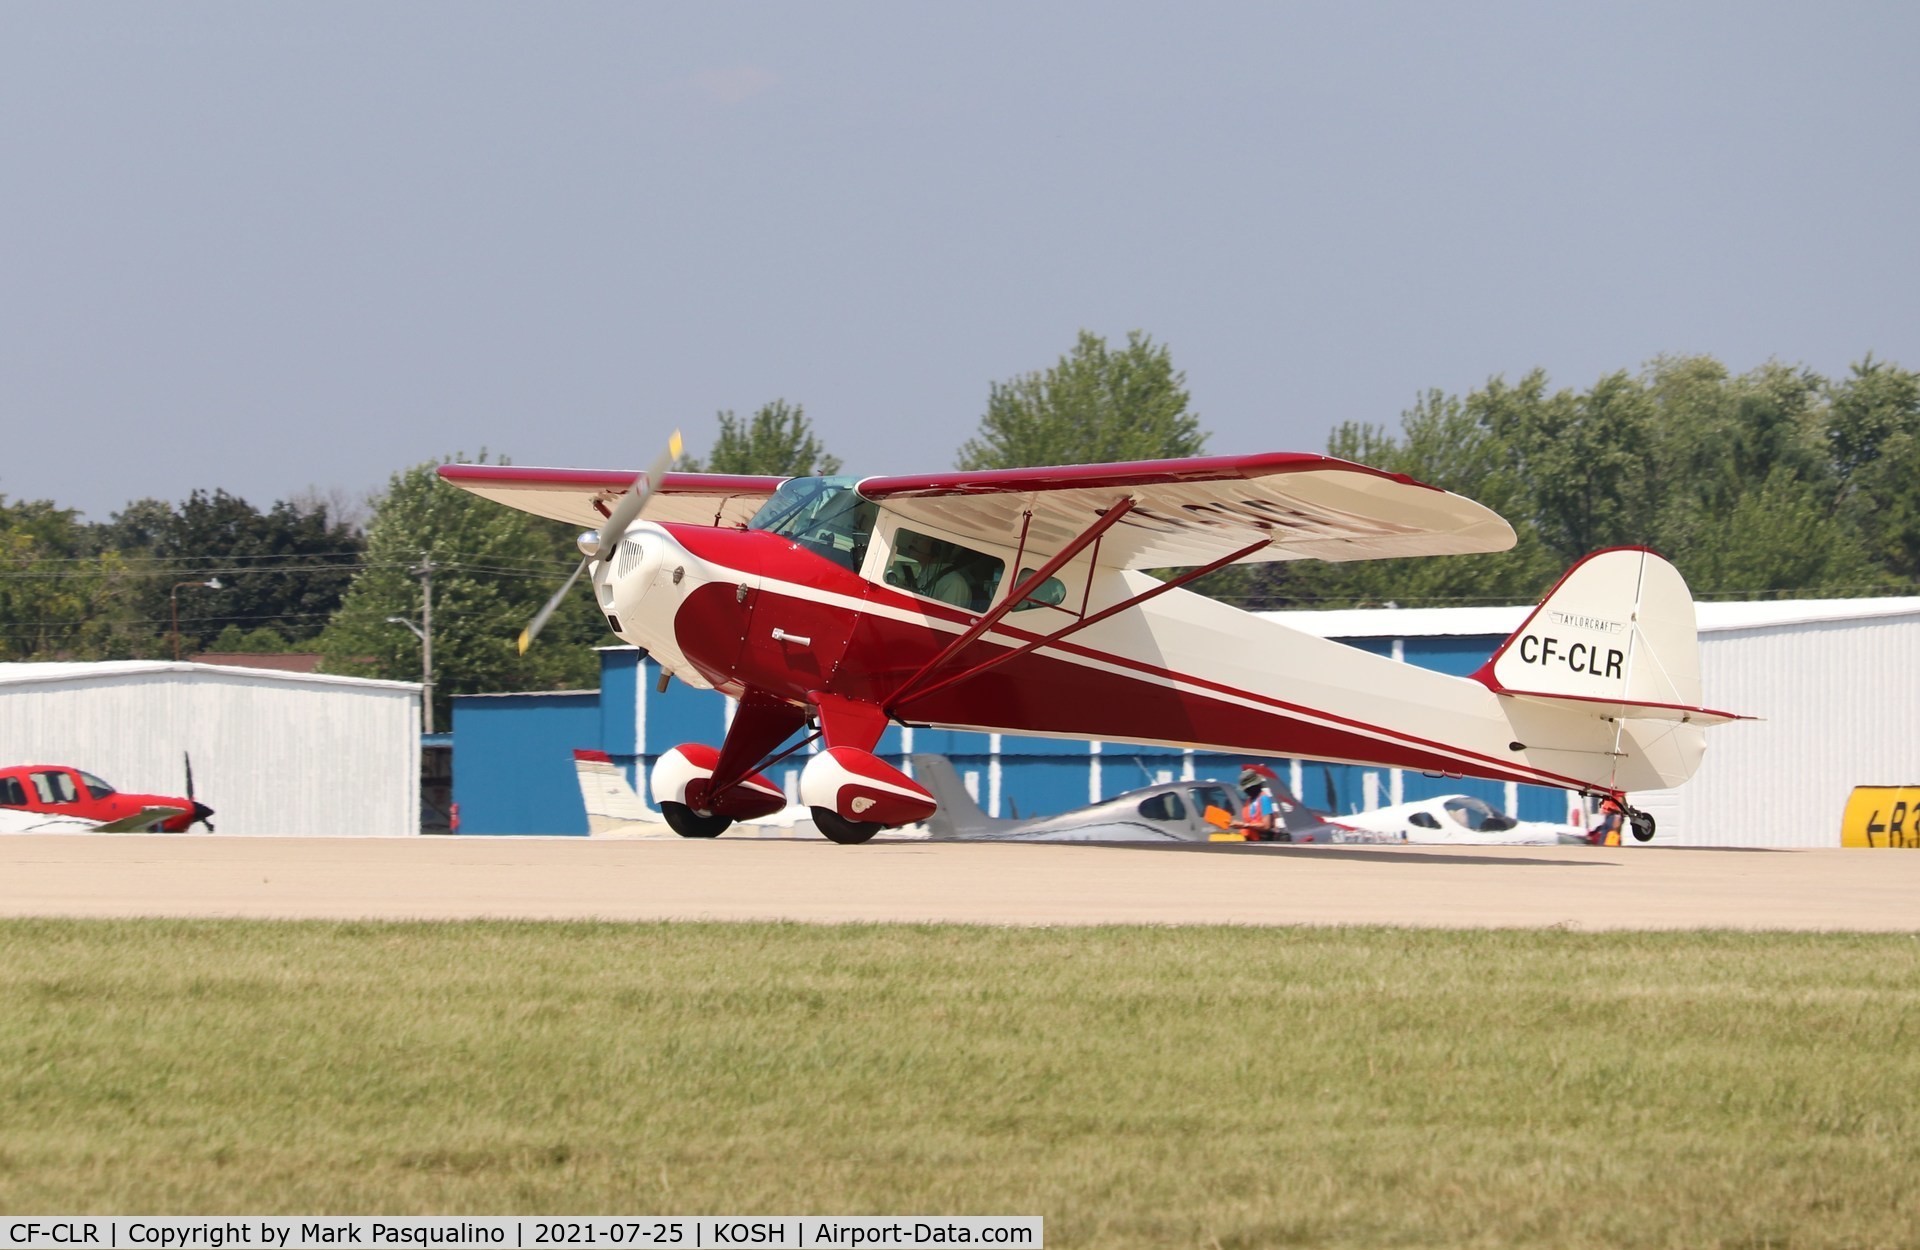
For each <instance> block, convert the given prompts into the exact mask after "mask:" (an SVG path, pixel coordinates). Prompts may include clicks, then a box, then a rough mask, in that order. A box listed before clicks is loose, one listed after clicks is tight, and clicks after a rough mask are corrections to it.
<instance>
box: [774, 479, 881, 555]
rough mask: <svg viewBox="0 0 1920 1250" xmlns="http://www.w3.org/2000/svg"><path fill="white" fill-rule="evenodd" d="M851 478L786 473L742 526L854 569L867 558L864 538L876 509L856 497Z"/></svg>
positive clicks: (877, 514) (868, 536) (877, 512)
mask: <svg viewBox="0 0 1920 1250" xmlns="http://www.w3.org/2000/svg"><path fill="white" fill-rule="evenodd" d="M854 481H855V479H853V478H850V477H796V478H789V479H788V480H787V481H785V482H782V483H781V484H780V488H779V489H778V490H776V491H774V492H773V495H772V496H771V497H770V498H769V499H768V500H767V502H766V503H764V504H762V505H760V511H758V512H756V513H754V515H753V520H751V521H749V522H747V528H748V529H753V530H765V531H766V532H767V533H769V534H778V535H780V536H781V537H782V538H791V539H792V540H793V541H795V542H797V543H799V544H800V545H801V546H803V547H805V548H807V549H808V550H809V551H812V552H813V553H814V554H816V555H822V556H825V557H826V558H827V559H829V560H832V561H833V562H834V563H835V564H838V565H840V566H841V567H842V568H845V569H850V570H852V571H853V572H856V573H857V572H859V571H860V565H861V563H862V562H863V561H864V560H865V559H866V558H867V543H868V541H869V540H871V539H872V537H873V525H874V522H875V521H877V520H878V519H879V517H880V508H879V506H878V505H877V504H873V503H869V502H868V501H867V500H865V499H862V498H861V497H860V492H859V491H857V490H855V489H854Z"/></svg>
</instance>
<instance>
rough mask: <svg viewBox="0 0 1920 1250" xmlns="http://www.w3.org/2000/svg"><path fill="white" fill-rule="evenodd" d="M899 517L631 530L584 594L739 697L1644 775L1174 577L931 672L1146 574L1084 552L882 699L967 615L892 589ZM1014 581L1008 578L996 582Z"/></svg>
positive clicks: (1539, 775) (1046, 731)
mask: <svg viewBox="0 0 1920 1250" xmlns="http://www.w3.org/2000/svg"><path fill="white" fill-rule="evenodd" d="M755 523H756V524H758V519H756V522H755ZM899 528H900V527H899V526H898V525H897V524H895V523H894V522H893V521H892V520H891V518H889V517H887V516H885V515H881V516H879V517H878V518H877V519H876V520H875V522H874V523H873V524H872V525H871V526H870V527H869V528H868V529H867V530H866V531H864V532H862V533H861V534H860V535H858V536H857V538H856V541H854V542H853V543H851V544H847V543H846V542H845V540H844V539H842V540H840V542H839V545H835V544H834V543H832V542H823V541H820V535H818V534H814V535H808V534H803V533H780V532H774V531H772V530H769V529H744V530H742V529H725V528H715V527H708V526H697V525H678V524H651V523H637V524H635V525H633V526H632V527H631V528H630V529H629V530H628V531H627V532H626V535H625V536H624V538H623V540H622V542H621V544H620V548H619V550H618V551H616V552H615V553H613V554H612V556H611V558H610V559H608V560H605V561H596V562H595V565H594V574H593V576H594V582H595V593H596V596H597V597H598V601H599V603H600V606H601V608H602V610H603V611H604V612H605V613H606V614H607V616H608V620H609V624H610V625H611V626H612V627H613V629H614V631H615V632H616V633H617V634H618V635H619V636H620V637H621V638H623V639H625V640H626V641H628V642H631V643H634V644H635V645H637V646H640V647H643V648H645V649H647V650H648V651H649V652H650V653H652V654H653V655H654V656H655V657H656V658H657V659H658V660H659V661H660V662H661V663H662V664H663V665H664V666H665V667H666V668H668V669H669V670H671V671H672V672H673V673H674V675H676V676H678V677H680V678H681V679H682V680H685V681H687V682H689V683H691V684H694V685H696V686H702V687H712V688H716V689H719V690H721V691H724V692H725V693H727V694H730V695H734V696H736V697H738V696H742V695H744V694H746V693H747V692H748V691H761V692H765V693H767V694H771V695H773V696H774V697H776V698H779V699H783V700H787V701H789V702H791V703H794V704H808V703H813V702H816V701H817V699H816V696H817V695H818V694H819V693H821V692H826V693H830V694H834V695H838V696H841V697H843V698H846V699H852V700H858V701H861V702H864V703H870V704H874V705H877V706H879V707H882V708H885V709H887V711H888V712H889V713H890V714H891V715H893V716H894V717H895V718H896V719H898V720H900V721H902V722H905V723H909V724H926V725H938V726H942V727H951V728H959V729H975V730H983V731H989V732H998V731H1008V732H1016V733H1026V734H1038V735H1045V736H1054V737H1067V738H1082V739H1104V740H1124V741H1133V742H1142V743H1160V744H1168V745H1177V746H1193V747H1202V748H1208V749H1213V750H1220V751H1232V752H1244V753H1248V754H1254V755H1262V756H1269V757H1284V758H1299V759H1317V760H1329V761H1335V762H1352V763H1362V764H1375V765H1382V766H1386V767H1395V768H1408V769H1415V770H1420V771H1424V772H1428V773H1435V774H1444V775H1464V776H1479V777H1489V778H1496V779H1501V780H1514V781H1521V782H1528V783H1535V784H1542V785H1551V786H1563V787H1568V788H1584V787H1587V786H1604V787H1614V786H1617V787H1619V788H1622V789H1631V788H1644V787H1645V786H1648V785H1650V784H1653V783H1654V782H1653V779H1652V778H1651V777H1644V776H1635V775H1632V774H1631V771H1630V769H1629V770H1623V769H1622V767H1621V761H1622V753H1620V752H1619V751H1618V738H1617V737H1616V735H1617V734H1619V733H1630V732H1634V731H1635V729H1634V727H1633V726H1625V727H1622V726H1618V725H1616V723H1615V722H1613V721H1610V720H1607V719H1606V718H1605V717H1603V716H1601V715H1598V714H1568V713H1565V712H1562V711H1560V710H1558V709H1540V708H1528V707H1525V706H1519V707H1516V706H1515V705H1513V704H1512V703H1511V702H1510V701H1507V700H1503V699H1502V698H1501V696H1499V695H1497V694H1496V693H1494V691H1492V690H1491V689H1489V688H1488V686H1487V685H1485V684H1483V683H1482V682H1480V681H1476V680H1472V679H1468V678H1458V677H1451V676H1448V675H1445V674H1440V673H1435V672H1431V671H1428V670H1423V669H1420V668H1417V667H1414V666H1412V665H1408V664H1403V663H1398V662H1396V661H1393V660H1391V659H1387V658H1383V657H1380V656H1375V655H1372V654H1370V653H1367V652H1364V651H1361V650H1359V649H1358V648H1354V647H1349V646H1346V645H1344V644H1342V643H1338V642H1333V641H1330V640H1326V639H1321V638H1316V637H1313V636H1311V635H1308V634H1305V633H1302V632H1300V631H1297V630H1293V629H1289V628H1286V627H1285V626H1282V625H1279V624H1276V623H1274V622H1271V621H1266V620H1262V619H1260V618H1258V617H1254V616H1252V615H1250V614H1248V613H1245V612H1242V611H1239V610H1237V609H1235V608H1232V607H1229V606H1227V605H1224V604H1220V603H1217V602H1215V601H1213V600H1211V599H1207V598H1205V597H1204V596H1201V595H1197V594H1192V593H1189V592H1186V591H1183V590H1178V589H1175V590H1170V591H1167V592H1165V593H1163V594H1160V595H1158V596H1156V597H1155V598H1153V599H1152V600H1151V601H1149V602H1145V603H1142V604H1138V605H1136V606H1132V607H1128V608H1125V609H1124V610H1121V611H1119V612H1117V613H1116V614H1114V615H1113V616H1111V617H1109V618H1107V619H1105V620H1102V621H1099V622H1097V623H1095V624H1093V625H1091V626H1089V627H1087V628H1084V629H1082V630H1080V631H1079V632H1077V633H1074V634H1073V635H1072V636H1071V637H1068V638H1064V639H1062V640H1060V641H1058V642H1051V643H1048V644H1047V645H1046V646H1044V647H1040V648H1037V649H1035V650H1033V651H1030V652H1027V653H1025V654H1022V655H1019V656H1017V657H1016V658H1013V659H1009V660H1006V661H1005V662H1004V663H1001V664H999V665H998V666H997V667H992V668H990V669H986V670H985V671H982V672H979V673H978V674H977V675H973V676H969V677H966V678H965V679H964V680H959V681H956V682H953V683H952V684H950V685H942V684H941V683H942V682H943V681H944V680H945V679H946V678H948V677H950V676H953V675H956V674H960V673H963V672H965V671H966V670H968V669H971V668H973V667H974V666H976V665H980V664H983V663H985V662H987V661H990V660H994V659H996V658H998V657H1001V656H1003V655H1004V654H1006V653H1007V652H1008V651H1011V650H1014V649H1018V648H1020V647H1021V646H1023V645H1025V644H1028V643H1031V642H1034V641H1036V640H1038V639H1041V638H1044V637H1046V636H1047V635H1049V634H1052V633H1054V632H1055V631H1058V630H1061V629H1063V628H1065V627H1067V626H1070V625H1073V624H1074V623H1075V622H1077V621H1079V620H1081V619H1083V618H1084V617H1087V616H1091V615H1094V614H1096V613H1098V612H1099V611H1100V610H1101V609H1103V608H1106V607H1108V606H1111V605H1115V604H1121V603H1125V602H1127V601H1129V600H1131V599H1134V598H1135V597H1137V596H1139V595H1141V594H1143V593H1145V592H1146V591H1148V590H1151V589H1153V588H1154V587H1156V586H1157V585H1158V584H1159V583H1158V582H1157V581H1156V580H1155V579H1154V578H1152V577H1151V576H1150V575H1148V574H1146V573H1143V572H1137V571H1130V570H1124V569H1115V568H1109V567H1102V566H1093V567H1092V568H1089V566H1088V562H1087V561H1085V560H1084V559H1083V560H1079V561H1076V562H1073V563H1071V564H1069V565H1068V566H1067V567H1066V568H1064V569H1062V570H1061V571H1060V574H1059V577H1058V578H1057V579H1055V580H1057V581H1058V582H1059V583H1060V586H1059V588H1058V591H1059V593H1058V594H1057V596H1056V597H1057V600H1058V601H1057V602H1054V603H1045V604H1042V603H1029V604H1027V605H1026V606H1025V607H1023V609H1022V610H1019V611H1015V612H1011V613H1008V614H1007V615H1006V616H1005V617H1003V618H1002V619H1001V620H1000V621H998V622H997V623H996V624H995V625H994V626H993V628H992V629H991V630H989V631H988V632H987V633H986V634H985V635H984V636H982V637H980V638H979V639H977V640H976V641H973V642H971V643H970V644H968V645H967V646H966V647H965V648H963V649H962V650H961V651H960V652H958V653H957V654H955V655H952V656H949V657H947V658H946V659H945V660H943V661H942V662H941V663H940V665H939V666H938V668H937V669H936V670H934V671H932V672H930V673H928V674H926V675H925V676H924V677H922V678H921V679H920V680H919V681H918V682H917V683H916V688H917V689H918V690H919V691H920V693H918V694H914V695H911V696H910V697H908V698H907V699H905V700H904V701H903V700H897V699H896V698H895V694H896V692H897V691H899V690H900V689H901V687H902V686H903V685H904V684H905V683H907V682H908V681H909V679H911V678H914V677H915V675H916V674H918V673H920V671H921V670H922V669H923V668H924V667H925V666H926V665H928V663H929V662H930V661H932V660H934V659H935V658H936V656H938V655H939V654H940V652H941V651H942V650H943V649H944V648H946V647H947V646H948V645H949V644H950V643H952V642H953V641H954V640H955V639H956V638H958V637H959V636H960V635H961V634H962V633H963V632H965V631H966V630H967V629H968V628H969V626H971V625H973V624H974V623H975V622H977V621H978V620H979V619H980V611H982V610H984V606H983V604H973V605H968V606H964V607H963V606H954V605H952V604H949V603H944V602H940V601H938V600H936V599H933V598H931V597H928V596H926V595H920V594H916V593H912V592H911V591H909V590H906V589H902V588H900V587H898V586H896V585H891V584H888V577H887V575H886V570H888V569H889V568H890V567H892V566H890V564H889V561H897V560H898V555H897V553H896V552H895V550H894V548H895V544H896V543H897V542H899V541H901V538H900V534H899ZM942 537H945V536H942ZM968 541H969V542H970V543H971V545H972V547H973V548H976V549H980V548H984V547H986V545H985V544H981V543H979V542H978V541H977V540H968ZM986 554H988V555H990V556H992V557H993V558H994V559H995V560H996V561H998V562H999V563H1000V564H1002V565H1003V566H1004V568H1005V569H1007V570H1013V569H1018V570H1019V572H1020V573H1021V574H1024V573H1025V572H1026V571H1027V568H1028V567H1029V566H1032V565H1038V564H1039V563H1040V562H1041V560H1040V558H1039V557H1036V556H1033V555H1031V554H1027V555H1024V556H1022V555H1021V554H1020V553H1018V551H1017V549H1016V548H1013V547H1005V548H989V549H987V550H986ZM1018 580H1020V578H1019V577H1018V576H1016V575H1014V574H1012V573H1008V574H1006V575H1005V576H1003V577H1002V578H1001V579H1000V581H999V582H998V584H997V586H996V588H995V589H994V591H993V592H992V593H993V595H994V596H1004V595H1005V594H1006V592H1007V591H1008V589H1009V588H1010V586H1011V584H1012V583H1014V582H1016V581H1018ZM997 601H998V600H997V598H996V597H990V598H988V599H986V600H984V601H983V603H984V604H991V603H994V602H997ZM1664 732H1668V733H1671V732H1673V730H1672V728H1671V727H1666V728H1665V729H1664ZM1694 732H1695V733H1696V734H1697V730H1696V731H1694ZM1523 744H1532V745H1523Z"/></svg>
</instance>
